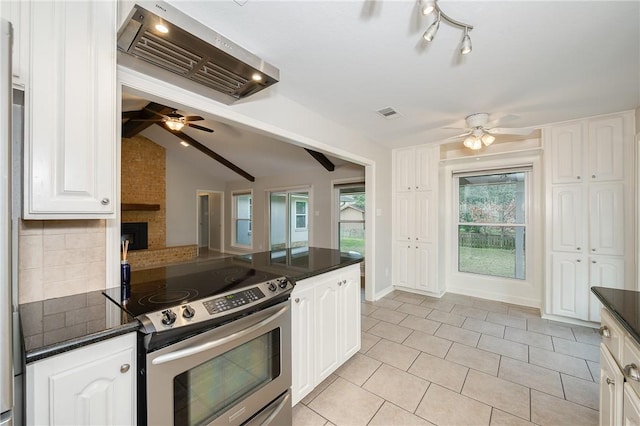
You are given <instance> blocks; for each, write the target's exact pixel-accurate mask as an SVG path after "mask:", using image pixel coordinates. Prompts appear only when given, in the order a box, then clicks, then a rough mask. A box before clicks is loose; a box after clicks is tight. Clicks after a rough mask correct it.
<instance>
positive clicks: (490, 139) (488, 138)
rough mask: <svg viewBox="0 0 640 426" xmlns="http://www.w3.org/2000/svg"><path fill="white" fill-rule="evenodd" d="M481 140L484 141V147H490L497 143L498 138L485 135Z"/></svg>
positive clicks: (488, 134)
mask: <svg viewBox="0 0 640 426" xmlns="http://www.w3.org/2000/svg"><path fill="white" fill-rule="evenodd" d="M480 139H481V140H482V143H483V144H484V146H489V145H491V144H492V143H493V142H495V140H496V137H495V136H493V135H492V134H490V133H485V134H484V135H482V137H481V138H480Z"/></svg>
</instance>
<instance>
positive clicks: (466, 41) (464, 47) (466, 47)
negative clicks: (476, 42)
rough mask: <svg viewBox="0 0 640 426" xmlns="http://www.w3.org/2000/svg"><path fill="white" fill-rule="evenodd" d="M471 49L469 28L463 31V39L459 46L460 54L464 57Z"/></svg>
mask: <svg viewBox="0 0 640 426" xmlns="http://www.w3.org/2000/svg"><path fill="white" fill-rule="evenodd" d="M472 49H473V47H472V46H471V37H469V28H466V27H465V29H464V37H462V44H461V45H460V53H461V54H463V55H466V54H467V53H470V52H471V50H472Z"/></svg>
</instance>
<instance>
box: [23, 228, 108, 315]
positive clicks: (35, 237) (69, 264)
mask: <svg viewBox="0 0 640 426" xmlns="http://www.w3.org/2000/svg"><path fill="white" fill-rule="evenodd" d="M105 233H106V222H105V221H104V220H46V221H43V220H22V221H21V223H20V231H19V234H18V271H19V272H18V286H19V303H21V304H22V303H28V302H35V301H39V300H44V299H49V298H53V297H62V296H69V295H72V294H77V293H85V292H89V291H93V290H101V289H104V288H105V282H106V276H105V275H106V261H105V256H106V253H105V238H106V236H105Z"/></svg>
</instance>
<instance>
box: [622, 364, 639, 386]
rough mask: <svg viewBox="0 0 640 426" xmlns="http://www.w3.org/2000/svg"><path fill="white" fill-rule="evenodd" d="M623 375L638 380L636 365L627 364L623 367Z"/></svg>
mask: <svg viewBox="0 0 640 426" xmlns="http://www.w3.org/2000/svg"><path fill="white" fill-rule="evenodd" d="M624 375H625V376H626V377H627V378H628V379H631V380H635V381H636V382H640V371H638V367H637V366H636V365H635V364H627V365H626V366H625V367H624Z"/></svg>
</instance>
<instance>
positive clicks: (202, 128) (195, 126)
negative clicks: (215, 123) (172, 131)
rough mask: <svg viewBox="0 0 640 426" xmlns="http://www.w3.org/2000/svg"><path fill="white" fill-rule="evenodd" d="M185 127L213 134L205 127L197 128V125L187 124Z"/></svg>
mask: <svg viewBox="0 0 640 426" xmlns="http://www.w3.org/2000/svg"><path fill="white" fill-rule="evenodd" d="M187 126H189V127H193V128H194V129H198V130H203V131H205V132H209V133H213V130H211V129H208V128H206V127H202V126H198V125H197V124H191V123H187Z"/></svg>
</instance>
